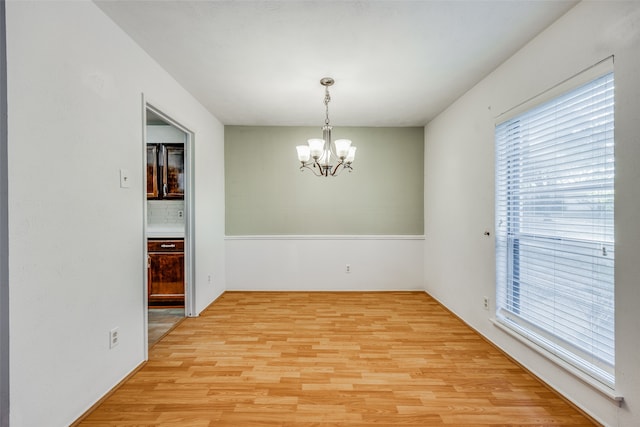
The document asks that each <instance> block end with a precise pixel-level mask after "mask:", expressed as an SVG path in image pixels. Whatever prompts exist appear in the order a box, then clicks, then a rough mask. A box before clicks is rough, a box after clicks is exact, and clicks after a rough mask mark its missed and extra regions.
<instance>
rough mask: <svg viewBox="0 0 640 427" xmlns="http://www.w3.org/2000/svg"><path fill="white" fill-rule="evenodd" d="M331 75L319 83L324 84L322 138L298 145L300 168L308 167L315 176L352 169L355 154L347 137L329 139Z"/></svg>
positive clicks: (329, 174)
mask: <svg viewBox="0 0 640 427" xmlns="http://www.w3.org/2000/svg"><path fill="white" fill-rule="evenodd" d="M333 83H334V80H333V79H332V78H331V77H324V78H323V79H321V80H320V84H321V85H322V86H324V106H325V114H326V116H325V120H324V126H323V127H322V139H320V138H312V139H309V140H308V141H307V142H308V145H298V146H297V147H296V150H297V151H298V160H300V163H302V166H300V170H301V171H304V168H307V169H309V170H310V171H312V172H313V173H314V175H316V176H337V175H339V174H340V172H342V171H343V170H345V169H348V170H349V172H351V171H352V170H353V168H352V167H351V163H352V162H353V160H354V158H355V156H356V147H352V146H351V140H349V139H337V140H335V141H331V129H332V128H331V126H330V125H329V101H331V96H330V95H329V86H331V85H333Z"/></svg>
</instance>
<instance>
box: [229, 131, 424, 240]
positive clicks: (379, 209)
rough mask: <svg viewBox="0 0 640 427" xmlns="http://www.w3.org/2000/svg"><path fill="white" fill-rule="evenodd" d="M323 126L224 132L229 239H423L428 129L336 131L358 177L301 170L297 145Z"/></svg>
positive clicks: (335, 134) (336, 136)
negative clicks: (352, 152) (347, 145)
mask: <svg viewBox="0 0 640 427" xmlns="http://www.w3.org/2000/svg"><path fill="white" fill-rule="evenodd" d="M313 137H317V138H321V137H322V130H321V128H320V127H280V126H225V207H226V234H227V235H228V236H239V235H423V234H424V128H422V127H403V128H372V127H334V129H333V135H332V137H333V139H334V140H335V139H339V138H347V139H351V140H352V141H353V145H354V146H356V147H357V148H358V150H357V152H356V159H355V161H354V162H353V169H354V170H353V172H351V173H349V172H348V171H344V172H343V173H342V174H340V175H339V176H337V177H327V178H324V177H316V176H314V175H313V173H312V172H311V171H310V170H307V169H304V170H303V171H302V172H301V171H300V169H299V167H300V162H299V161H298V157H297V154H296V148H295V147H296V145H301V144H306V141H307V139H309V138H313Z"/></svg>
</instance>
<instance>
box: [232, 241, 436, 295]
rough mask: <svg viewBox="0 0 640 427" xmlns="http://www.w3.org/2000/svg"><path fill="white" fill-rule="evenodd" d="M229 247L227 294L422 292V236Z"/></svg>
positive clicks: (240, 243)
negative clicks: (348, 268) (271, 292)
mask: <svg viewBox="0 0 640 427" xmlns="http://www.w3.org/2000/svg"><path fill="white" fill-rule="evenodd" d="M226 244H227V245H226V247H227V290H250V291H391V290H418V289H419V290H422V289H423V286H422V280H423V268H422V264H423V256H424V255H423V253H424V252H423V249H424V240H423V238H422V236H263V237H260V236H247V237H227V242H226ZM347 264H348V265H349V266H350V269H351V271H350V272H349V273H347V272H346V265H347Z"/></svg>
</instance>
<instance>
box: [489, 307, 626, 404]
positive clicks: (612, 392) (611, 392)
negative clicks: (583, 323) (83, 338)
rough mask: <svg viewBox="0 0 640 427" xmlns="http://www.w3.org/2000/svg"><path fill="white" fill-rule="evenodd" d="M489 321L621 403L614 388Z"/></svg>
mask: <svg viewBox="0 0 640 427" xmlns="http://www.w3.org/2000/svg"><path fill="white" fill-rule="evenodd" d="M491 322H492V323H493V325H494V326H495V327H497V328H498V329H500V330H501V331H503V332H505V333H507V334H508V335H509V336H511V337H512V338H515V339H516V340H518V341H519V342H521V343H522V344H524V345H526V346H527V347H529V348H530V349H532V350H533V351H535V352H536V353H538V354H540V355H542V356H544V357H546V358H547V359H549V360H550V361H552V362H553V363H555V364H556V365H558V366H560V367H561V368H563V369H564V370H566V371H567V372H569V373H570V374H571V375H573V376H575V377H577V378H578V379H579V380H580V381H582V382H583V383H585V384H587V385H588V386H590V387H591V388H593V389H594V390H596V391H597V392H599V393H600V394H602V395H603V396H605V397H607V398H609V399H611V400H613V401H614V402H616V404H617V405H618V406H621V405H622V402H623V400H624V397H623V396H621V395H619V394H617V393H616V392H615V390H614V389H611V388H610V387H607V386H606V385H604V384H602V383H600V382H599V381H597V380H595V379H594V378H592V377H590V376H588V375H586V374H585V373H584V372H582V371H581V370H579V369H577V368H575V367H574V366H572V365H571V364H569V363H567V362H565V361H564V360H562V359H561V358H559V357H558V356H556V355H554V354H552V353H550V352H548V351H546V350H545V349H543V348H542V347H539V346H537V345H536V344H535V343H533V342H531V341H529V340H527V339H525V338H523V337H522V336H521V335H520V334H518V333H516V332H515V331H513V330H511V329H509V328H508V327H506V326H504V325H503V324H501V323H500V322H498V321H497V320H496V319H493V318H492V319H491Z"/></svg>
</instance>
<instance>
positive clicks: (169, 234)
mask: <svg viewBox="0 0 640 427" xmlns="http://www.w3.org/2000/svg"><path fill="white" fill-rule="evenodd" d="M147 238H149V239H184V226H176V225H157V224H150V225H148V226H147Z"/></svg>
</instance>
